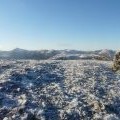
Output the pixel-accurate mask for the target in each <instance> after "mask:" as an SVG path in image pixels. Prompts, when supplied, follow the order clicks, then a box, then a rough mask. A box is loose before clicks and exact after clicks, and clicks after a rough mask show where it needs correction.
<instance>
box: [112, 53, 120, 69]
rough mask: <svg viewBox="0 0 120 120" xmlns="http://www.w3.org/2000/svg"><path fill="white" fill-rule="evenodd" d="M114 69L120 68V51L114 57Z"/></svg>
mask: <svg viewBox="0 0 120 120" xmlns="http://www.w3.org/2000/svg"><path fill="white" fill-rule="evenodd" d="M113 70H114V71H117V70H120V52H117V53H116V54H115V57H114V61H113Z"/></svg>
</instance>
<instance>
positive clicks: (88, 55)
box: [0, 48, 115, 60]
mask: <svg viewBox="0 0 120 120" xmlns="http://www.w3.org/2000/svg"><path fill="white" fill-rule="evenodd" d="M114 54H115V51H113V50H107V49H106V50H97V51H79V50H24V49H20V48H16V49H14V50H11V51H0V59H35V60H47V59H52V60H78V59H97V60H112V59H113V57H114Z"/></svg>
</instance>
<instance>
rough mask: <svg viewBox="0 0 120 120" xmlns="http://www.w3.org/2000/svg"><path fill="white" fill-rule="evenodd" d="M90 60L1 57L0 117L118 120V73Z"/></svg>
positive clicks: (19, 119) (104, 63)
mask: <svg viewBox="0 0 120 120" xmlns="http://www.w3.org/2000/svg"><path fill="white" fill-rule="evenodd" d="M111 65H112V63H111V62H103V61H95V60H72V61H70V60H68V61H57V60H46V61H32V60H29V61H22V60H17V61H7V60H6V61H3V60H1V61H0V120H2V119H4V120H8V119H9V120H33V119H35V120H80V119H82V120H91V119H92V120H93V119H94V120H98V119H100V120H119V119H120V73H119V72H117V73H114V72H113V71H112V70H111Z"/></svg>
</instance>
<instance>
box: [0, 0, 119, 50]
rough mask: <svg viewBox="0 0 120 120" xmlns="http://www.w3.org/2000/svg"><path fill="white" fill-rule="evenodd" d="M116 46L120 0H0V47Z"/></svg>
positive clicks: (115, 47)
mask: <svg viewBox="0 0 120 120" xmlns="http://www.w3.org/2000/svg"><path fill="white" fill-rule="evenodd" d="M16 47H19V48H24V49H33V50H34V49H78V50H95V49H117V50H118V49H119V48H120V0H0V49H1V50H9V49H13V48H16Z"/></svg>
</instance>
